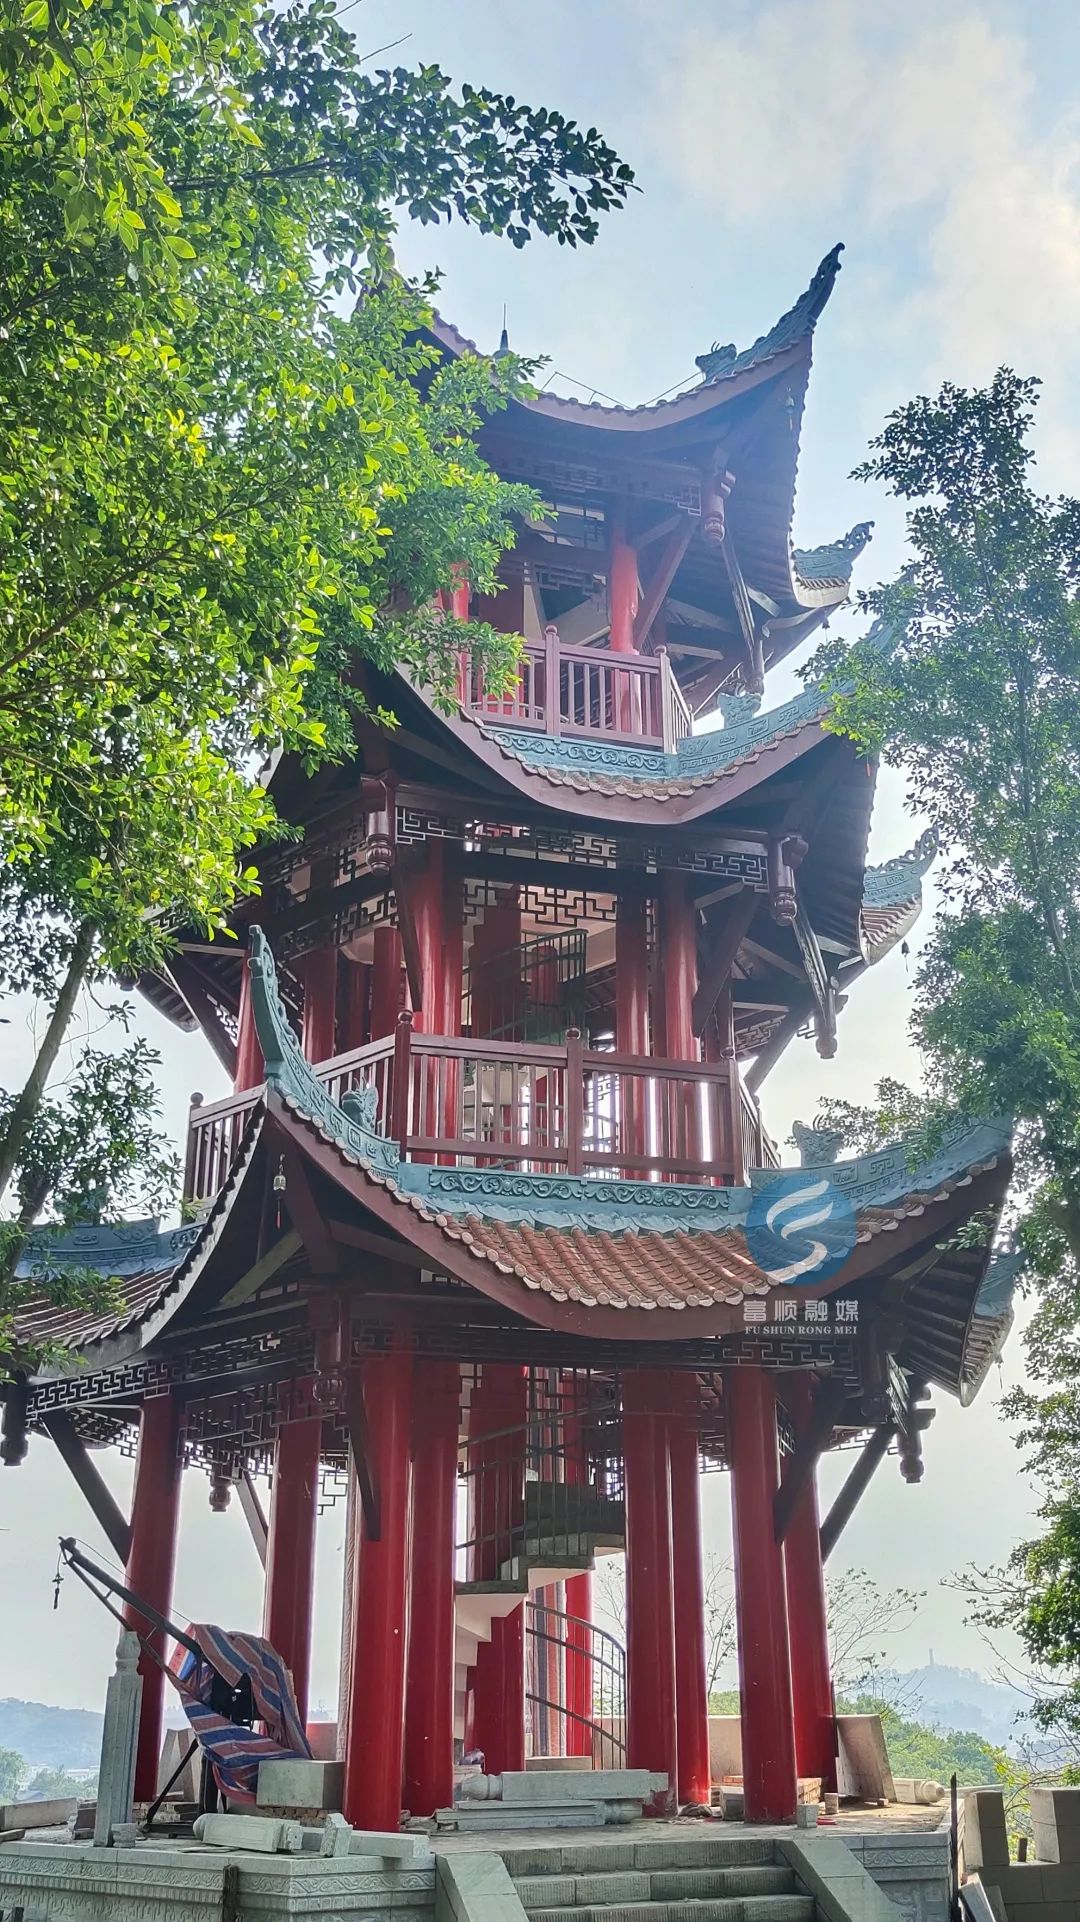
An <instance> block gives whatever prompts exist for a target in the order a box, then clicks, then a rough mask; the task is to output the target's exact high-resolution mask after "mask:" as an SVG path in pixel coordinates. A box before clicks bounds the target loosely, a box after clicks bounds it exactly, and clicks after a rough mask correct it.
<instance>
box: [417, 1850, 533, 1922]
mask: <svg viewBox="0 0 1080 1922" xmlns="http://www.w3.org/2000/svg"><path fill="white" fill-rule="evenodd" d="M435 1922H526V1915H525V1908H524V1905H523V1903H522V1901H521V1897H520V1896H519V1895H518V1892H517V1890H516V1889H515V1887H514V1884H513V1882H512V1880H511V1878H510V1871H509V1870H508V1868H507V1866H506V1863H505V1862H504V1861H503V1859H502V1857H501V1856H499V1855H487V1854H481V1853H480V1852H479V1851H478V1852H476V1853H475V1854H470V1853H468V1852H462V1853H461V1854H455V1855H440V1856H439V1857H438V1858H437V1861H436V1870H435Z"/></svg>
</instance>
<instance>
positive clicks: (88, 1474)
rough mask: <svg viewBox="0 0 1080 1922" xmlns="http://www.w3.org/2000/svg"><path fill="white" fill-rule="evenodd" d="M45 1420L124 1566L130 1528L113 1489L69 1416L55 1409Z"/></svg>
mask: <svg viewBox="0 0 1080 1922" xmlns="http://www.w3.org/2000/svg"><path fill="white" fill-rule="evenodd" d="M42 1420H43V1423H44V1426H45V1430H46V1433H47V1434H49V1435H50V1436H51V1437H52V1439H53V1441H54V1442H55V1443H56V1447H57V1451H58V1453H59V1455H60V1458H61V1460H62V1461H63V1462H64V1463H65V1465H66V1466H67V1468H68V1469H70V1471H71V1475H72V1478H73V1480H74V1481H75V1482H76V1483H77V1485H78V1487H79V1488H80V1489H81V1490H82V1493H83V1494H84V1495H85V1497H86V1499H87V1501H88V1502H89V1504H90V1507H91V1509H92V1510H93V1514H94V1519H95V1521H96V1522H97V1524H98V1527H99V1528H100V1529H101V1531H102V1533H103V1534H104V1536H105V1538H106V1540H107V1541H108V1544H109V1547H110V1548H111V1549H112V1552H113V1554H114V1555H115V1556H116V1559H117V1561H118V1562H120V1563H121V1564H125V1563H126V1562H127V1558H128V1551H129V1549H130V1547H131V1529H130V1527H129V1526H128V1523H127V1522H126V1521H125V1520H124V1517H123V1514H122V1513H121V1510H120V1508H119V1506H118V1505H117V1503H116V1501H115V1499H114V1497H113V1495H112V1492H111V1490H109V1489H108V1488H107V1487H106V1486H105V1483H104V1481H103V1480H102V1478H101V1473H100V1471H99V1469H98V1467H97V1464H96V1463H95V1462H92V1461H91V1459H90V1456H89V1453H88V1452H87V1448H86V1444H85V1442H84V1441H83V1440H82V1437H81V1436H80V1435H78V1434H76V1432H75V1429H74V1427H73V1426H72V1421H71V1417H70V1415H64V1414H61V1412H60V1411H59V1410H56V1411H55V1412H54V1413H53V1414H51V1415H45V1416H43V1417H42Z"/></svg>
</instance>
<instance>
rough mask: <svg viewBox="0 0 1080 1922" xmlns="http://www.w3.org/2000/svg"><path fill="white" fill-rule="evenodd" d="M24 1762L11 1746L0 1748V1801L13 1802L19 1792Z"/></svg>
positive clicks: (24, 1767)
mask: <svg viewBox="0 0 1080 1922" xmlns="http://www.w3.org/2000/svg"><path fill="white" fill-rule="evenodd" d="M25 1770H26V1764H25V1763H24V1761H23V1758H22V1756H21V1755H19V1754H17V1752H16V1751H15V1749H13V1748H0V1802H13V1801H14V1800H15V1797H16V1796H17V1794H18V1793H19V1784H20V1783H21V1781H22V1779H23V1775H24V1773H25Z"/></svg>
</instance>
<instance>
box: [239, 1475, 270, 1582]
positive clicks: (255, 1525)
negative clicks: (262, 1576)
mask: <svg viewBox="0 0 1080 1922" xmlns="http://www.w3.org/2000/svg"><path fill="white" fill-rule="evenodd" d="M236 1493H237V1497H238V1499H239V1502H240V1509H241V1513H242V1514H243V1517H244V1520H245V1521H246V1523H247V1525H248V1528H249V1529H250V1530H251V1539H252V1541H253V1542H254V1544H255V1553H256V1554H257V1555H258V1557H259V1560H260V1562H261V1563H262V1565H263V1567H264V1568H265V1567H266V1556H267V1551H268V1549H269V1546H270V1526H269V1523H268V1522H267V1519H266V1516H265V1515H264V1513H263V1505H262V1503H261V1501H260V1500H259V1493H258V1490H257V1488H256V1487H255V1483H254V1481H253V1480H252V1478H251V1475H250V1473H249V1471H248V1470H247V1468H242V1469H241V1471H240V1480H239V1481H238V1482H237V1484H236Z"/></svg>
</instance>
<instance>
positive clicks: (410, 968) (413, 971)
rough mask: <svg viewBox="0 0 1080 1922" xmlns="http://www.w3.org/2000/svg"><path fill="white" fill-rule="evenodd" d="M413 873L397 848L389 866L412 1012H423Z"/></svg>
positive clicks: (421, 974)
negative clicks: (414, 912)
mask: <svg viewBox="0 0 1080 1922" xmlns="http://www.w3.org/2000/svg"><path fill="white" fill-rule="evenodd" d="M412 873H413V868H412V866H411V864H410V863H407V862H405V861H403V860H402V859H401V858H400V856H399V855H398V854H397V852H396V850H395V855H394V859H393V861H392V863H391V866H390V881H391V884H392V886H393V889H394V904H395V906H396V908H397V923H398V933H399V934H400V936H401V952H402V956H403V958H404V961H405V974H406V978H407V980H408V983H409V999H410V1001H411V1002H412V1010H413V1013H414V1014H420V1013H421V1012H422V1010H423V1006H424V992H423V970H422V968H421V966H420V942H419V940H418V938H417V933H416V917H415V915H414V914H413V904H412V891H411V880H412Z"/></svg>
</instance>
